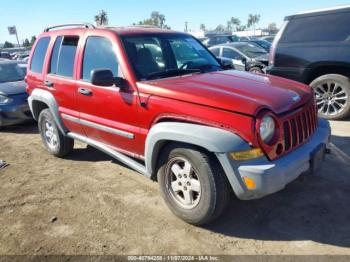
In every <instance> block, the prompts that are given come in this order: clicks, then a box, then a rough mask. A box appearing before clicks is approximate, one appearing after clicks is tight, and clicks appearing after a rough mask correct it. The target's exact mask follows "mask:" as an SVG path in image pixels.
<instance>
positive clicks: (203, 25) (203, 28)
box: [199, 24, 207, 32]
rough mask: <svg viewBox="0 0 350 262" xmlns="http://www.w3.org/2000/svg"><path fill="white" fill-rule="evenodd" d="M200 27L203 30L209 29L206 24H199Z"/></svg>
mask: <svg viewBox="0 0 350 262" xmlns="http://www.w3.org/2000/svg"><path fill="white" fill-rule="evenodd" d="M199 29H200V30H202V31H203V32H205V31H207V28H206V27H205V24H201V25H200V26H199Z"/></svg>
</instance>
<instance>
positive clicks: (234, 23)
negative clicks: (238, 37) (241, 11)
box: [229, 17, 241, 31]
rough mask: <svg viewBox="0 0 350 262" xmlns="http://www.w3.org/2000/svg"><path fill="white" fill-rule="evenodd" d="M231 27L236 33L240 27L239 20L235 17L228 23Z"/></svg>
mask: <svg viewBox="0 0 350 262" xmlns="http://www.w3.org/2000/svg"><path fill="white" fill-rule="evenodd" d="M229 22H230V23H231V27H232V28H234V31H237V29H238V27H239V26H240V25H241V20H239V19H238V18H237V17H231V19H230V21H229Z"/></svg>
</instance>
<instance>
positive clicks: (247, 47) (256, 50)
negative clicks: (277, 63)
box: [235, 43, 267, 58]
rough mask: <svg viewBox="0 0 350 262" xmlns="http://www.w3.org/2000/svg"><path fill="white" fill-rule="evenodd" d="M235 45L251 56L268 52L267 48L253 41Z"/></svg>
mask: <svg viewBox="0 0 350 262" xmlns="http://www.w3.org/2000/svg"><path fill="white" fill-rule="evenodd" d="M235 47H236V48H237V49H238V50H239V51H241V52H242V53H243V54H245V55H246V56H248V57H249V58H255V57H258V56H261V55H265V54H267V52H266V50H264V49H263V48H261V47H259V46H257V45H256V44H253V43H246V44H240V45H237V46H235Z"/></svg>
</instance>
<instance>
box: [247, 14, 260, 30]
mask: <svg viewBox="0 0 350 262" xmlns="http://www.w3.org/2000/svg"><path fill="white" fill-rule="evenodd" d="M260 18H261V16H260V15H252V14H250V15H249V17H248V24H247V26H248V27H251V26H253V30H254V35H255V25H256V24H257V23H259V21H260Z"/></svg>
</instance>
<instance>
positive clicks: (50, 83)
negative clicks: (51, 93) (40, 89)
mask: <svg viewBox="0 0 350 262" xmlns="http://www.w3.org/2000/svg"><path fill="white" fill-rule="evenodd" d="M44 84H45V85H46V86H47V87H53V83H52V82H51V81H49V80H45V82H44Z"/></svg>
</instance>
